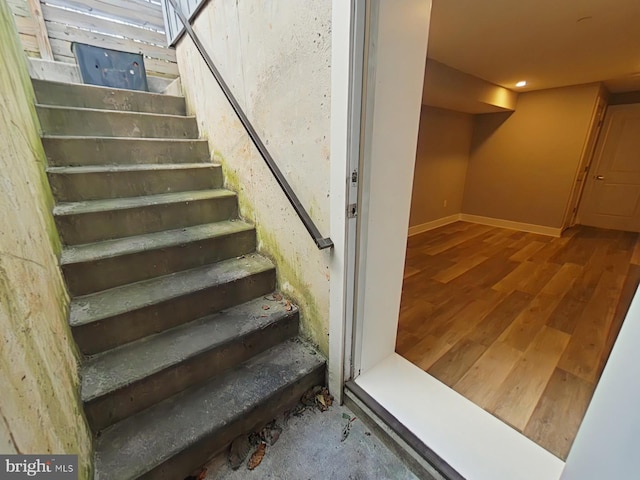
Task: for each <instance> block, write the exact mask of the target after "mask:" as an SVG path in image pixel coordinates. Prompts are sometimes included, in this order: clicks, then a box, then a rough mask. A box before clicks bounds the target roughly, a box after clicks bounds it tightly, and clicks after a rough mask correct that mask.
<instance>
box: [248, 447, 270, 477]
mask: <svg viewBox="0 0 640 480" xmlns="http://www.w3.org/2000/svg"><path fill="white" fill-rule="evenodd" d="M266 450H267V444H266V443H264V442H261V443H260V445H258V448H256V451H255V452H253V455H251V458H250V459H249V463H247V468H249V470H253V469H254V468H256V467H257V466H258V465H260V463H261V462H262V459H263V458H264V454H265V452H266Z"/></svg>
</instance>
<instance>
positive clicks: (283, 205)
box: [176, 0, 331, 355]
mask: <svg viewBox="0 0 640 480" xmlns="http://www.w3.org/2000/svg"><path fill="white" fill-rule="evenodd" d="M194 30H195V31H196V33H197V34H198V36H199V37H200V39H201V41H202V42H203V44H204V45H205V47H206V48H207V51H208V52H209V54H210V55H211V57H212V58H213V60H214V62H215V63H216V66H217V67H218V69H219V70H220V71H221V73H222V75H223V77H224V78H225V80H226V82H227V83H228V85H229V86H230V88H231V90H232V91H233V92H234V95H235V96H236V98H237V99H238V101H239V103H240V104H241V105H242V108H243V109H244V111H245V113H246V114H247V116H248V118H249V119H250V121H251V122H252V123H253V125H254V127H255V128H256V130H257V132H258V134H259V135H260V137H261V138H262V140H263V141H264V143H265V145H266V146H267V148H268V149H269V151H270V152H271V154H272V156H273V157H274V159H275V161H276V162H277V163H278V165H279V167H280V169H281V170H282V171H283V172H284V174H285V175H286V177H287V179H288V180H289V182H290V183H291V185H292V187H293V189H294V190H295V192H296V193H297V194H298V196H299V198H300V200H301V202H302V204H303V205H304V206H305V208H306V209H307V211H309V213H310V215H311V218H312V219H313V220H314V222H315V223H316V225H318V228H319V229H320V232H321V233H322V234H323V235H329V154H330V148H329V141H330V139H329V130H330V81H331V78H330V77H331V71H330V61H331V56H330V55H331V40H330V39H331V0H321V1H317V0H304V1H298V2H281V1H275V0H245V1H242V2H228V1H225V0H210V1H209V2H208V3H207V4H206V5H205V7H204V8H203V9H202V11H201V12H200V13H199V15H198V18H197V19H196V21H195V24H194ZM176 50H177V58H178V66H179V69H180V76H181V81H182V86H183V92H184V94H185V97H186V99H187V106H188V110H189V112H190V113H192V114H196V115H197V117H198V124H199V128H200V134H201V135H202V136H204V137H206V138H207V139H208V141H209V144H210V148H211V152H212V154H213V157H214V158H213V159H214V161H216V162H220V163H221V164H222V166H223V170H224V174H225V183H226V185H227V187H228V188H230V189H232V190H234V191H236V192H238V195H239V199H240V211H241V215H242V216H243V217H244V218H245V219H247V220H249V221H251V222H253V223H254V224H255V225H256V229H257V234H258V245H259V250H260V252H261V253H263V254H266V255H267V256H270V257H271V258H272V259H273V260H274V261H275V263H276V265H277V268H278V284H279V288H280V289H281V290H282V291H283V292H284V293H285V294H286V295H287V296H289V297H290V298H291V299H292V300H293V301H294V302H295V303H296V304H297V305H298V306H299V307H300V311H301V319H302V333H303V335H305V336H306V337H307V338H309V339H310V340H312V341H313V342H314V343H315V344H317V345H318V346H319V347H320V350H321V351H322V352H323V353H324V354H325V355H327V354H328V328H329V279H330V277H329V261H330V255H331V252H330V251H328V250H324V251H319V250H318V249H317V248H316V246H315V243H314V242H313V240H312V239H311V237H310V236H309V235H308V233H307V231H306V230H305V228H304V226H303V225H302V223H301V221H300V220H299V218H298V216H297V215H296V213H295V212H294V210H293V208H292V207H291V206H290V204H289V202H288V200H287V199H286V197H285V196H284V194H283V193H282V190H281V189H280V187H279V186H278V184H277V183H276V181H275V179H274V177H273V175H272V174H271V173H270V171H269V170H268V168H267V166H266V164H265V163H264V160H263V159H262V157H260V155H259V154H258V152H257V150H256V149H255V147H254V146H253V143H252V142H251V140H250V139H249V137H248V136H247V134H246V132H245V130H244V128H243V127H242V125H241V124H240V122H239V121H238V119H237V117H236V115H235V113H234V112H233V110H232V108H231V106H230V105H229V103H228V101H227V100H226V98H225V97H224V95H223V93H222V91H221V90H220V88H219V87H218V85H217V83H216V82H215V79H214V78H213V76H212V75H211V73H210V72H209V70H208V69H207V67H206V65H205V63H204V62H203V60H202V59H201V57H200V55H199V53H198V52H197V50H196V49H195V47H194V46H193V43H192V42H191V40H190V39H189V38H188V37H187V36H185V37H183V38H182V39H181V40H180V41H179V42H178V45H177V48H176Z"/></svg>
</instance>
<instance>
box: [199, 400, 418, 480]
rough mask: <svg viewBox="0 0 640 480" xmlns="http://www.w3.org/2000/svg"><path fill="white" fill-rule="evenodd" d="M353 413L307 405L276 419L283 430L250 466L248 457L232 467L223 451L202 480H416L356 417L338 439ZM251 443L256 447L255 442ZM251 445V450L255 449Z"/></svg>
mask: <svg viewBox="0 0 640 480" xmlns="http://www.w3.org/2000/svg"><path fill="white" fill-rule="evenodd" d="M343 414H348V415H350V417H351V418H352V419H353V418H354V417H355V415H354V414H353V413H352V412H351V411H350V410H349V409H348V408H346V407H344V406H337V405H334V406H332V407H330V408H329V409H328V410H327V411H325V412H320V411H319V410H318V409H317V408H315V407H307V408H306V409H305V410H304V411H303V412H301V413H300V414H299V416H290V417H289V418H288V419H285V417H284V416H282V415H281V416H280V417H278V418H277V419H276V422H277V423H278V425H279V426H281V427H282V429H283V431H282V434H281V435H280V438H279V440H278V441H277V442H276V443H275V445H273V446H267V449H266V454H265V457H264V459H263V460H262V463H261V464H260V465H259V466H258V467H257V468H256V469H255V470H248V469H247V467H246V463H247V460H248V459H249V457H250V456H251V453H250V454H249V455H248V456H247V460H245V463H244V465H243V466H242V467H240V469H238V470H236V471H233V470H231V469H230V468H229V466H228V464H227V458H226V455H224V456H219V457H217V458H215V459H214V460H212V461H211V462H210V463H209V464H208V465H207V466H206V468H207V475H206V477H205V480H245V479H256V480H271V479H272V480H311V479H313V480H316V479H319V478H327V479H332V480H383V479H389V480H391V479H393V480H417V479H418V477H416V476H415V475H414V474H413V473H412V472H411V471H410V470H409V469H408V468H407V466H406V465H405V464H404V463H403V462H402V461H401V460H400V459H399V458H398V457H397V456H396V455H395V454H393V453H392V452H391V451H390V450H389V449H388V448H387V447H386V446H385V445H384V444H382V443H381V441H380V440H379V439H378V438H377V437H376V436H375V435H374V434H372V433H371V432H370V431H369V429H368V428H367V427H366V426H365V425H364V424H363V423H362V422H361V421H360V420H359V419H357V418H356V419H355V420H353V421H352V422H351V429H350V431H349V435H348V436H347V437H346V439H345V440H344V441H341V438H342V435H343V433H342V432H343V429H344V427H345V425H346V424H347V423H348V422H349V420H347V419H346V418H344V417H343ZM254 449H255V448H254ZM254 449H252V452H253V450H254Z"/></svg>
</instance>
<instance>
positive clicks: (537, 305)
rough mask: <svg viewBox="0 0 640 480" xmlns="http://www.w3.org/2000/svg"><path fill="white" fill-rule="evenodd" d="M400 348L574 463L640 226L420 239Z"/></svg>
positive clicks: (453, 233)
mask: <svg viewBox="0 0 640 480" xmlns="http://www.w3.org/2000/svg"><path fill="white" fill-rule="evenodd" d="M404 277H405V278H404V285H403V289H402V303H401V307H400V321H399V327H398V338H397V342H396V351H397V352H398V353H399V354H400V355H402V356H403V357H405V358H406V359H407V360H409V361H411V362H412V363H414V364H415V365H417V366H419V367H420V368H422V369H423V370H425V371H427V372H428V373H429V374H431V375H433V376H434V377H435V378H437V379H438V380H440V381H441V382H443V383H445V384H446V385H448V386H450V387H451V388H453V389H454V390H456V391H457V392H459V393H460V394H462V395H464V396H465V397H466V398H468V399H469V400H471V401H473V402H474V403H476V404H477V405H479V406H480V407H482V408H483V409H485V410H487V411H488V412H490V413H492V414H493V415H495V416H496V417H498V418H500V419H501V420H503V421H504V422H506V423H508V424H509V425H511V426H512V427H514V428H515V429H517V430H518V431H520V432H522V433H523V434H524V435H526V436H527V437H529V438H530V439H531V440H533V441H535V442H536V443H538V444H539V445H541V446H542V447H544V448H546V449H547V450H549V451H550V452H552V453H553V454H555V455H556V456H558V457H560V458H562V459H566V457H567V454H568V453H569V449H570V448H571V444H572V443H573V439H574V438H575V435H576V433H577V430H578V427H579V426H580V422H581V421H582V418H583V416H584V412H585V411H586V409H587V406H588V404H589V401H590V400H591V396H592V394H593V391H594V389H595V386H596V383H597V382H598V379H599V378H600V374H601V372H602V369H603V367H604V365H605V363H606V359H607V358H608V356H609V353H610V351H611V348H612V346H613V343H614V342H615V338H616V336H617V334H618V331H619V330H620V327H621V326H622V322H623V320H624V317H625V314H626V312H627V309H628V308H629V304H630V302H631V299H632V297H633V295H634V293H635V290H636V288H637V286H638V283H639V282H640V242H639V241H638V234H636V233H628V232H618V231H612V230H599V229H595V228H589V227H575V228H572V229H569V230H567V231H566V232H565V233H564V234H563V236H562V237H561V238H552V237H546V236H542V235H537V234H532V233H525V232H518V231H514V230H506V229H500V228H494V227H488V226H484V225H476V224H471V223H464V222H456V223H454V224H451V225H447V226H445V227H441V228H438V229H436V230H432V231H429V232H425V233H423V234H420V235H416V236H413V237H410V238H409V241H408V246H407V260H406V264H405V274H404Z"/></svg>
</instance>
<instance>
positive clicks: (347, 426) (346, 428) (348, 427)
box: [340, 413, 371, 442]
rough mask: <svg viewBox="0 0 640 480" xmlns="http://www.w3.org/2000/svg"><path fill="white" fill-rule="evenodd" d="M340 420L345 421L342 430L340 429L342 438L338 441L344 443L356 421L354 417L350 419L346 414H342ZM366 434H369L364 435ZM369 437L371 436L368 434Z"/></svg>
mask: <svg viewBox="0 0 640 480" xmlns="http://www.w3.org/2000/svg"><path fill="white" fill-rule="evenodd" d="M342 418H344V419H345V420H346V421H347V423H346V424H345V426H344V428H343V429H342V438H341V439H340V441H341V442H344V441H345V440H346V439H347V437H348V436H349V433H351V424H352V423H353V422H355V421H356V417H351V415H349V414H348V413H343V414H342ZM367 433H369V432H365V435H366V434H367ZM369 435H371V433H369Z"/></svg>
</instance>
